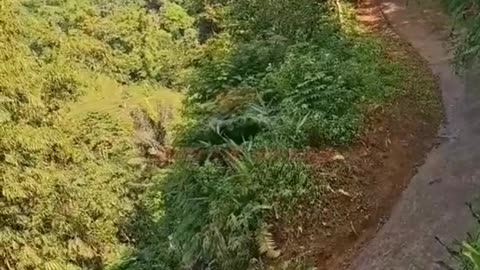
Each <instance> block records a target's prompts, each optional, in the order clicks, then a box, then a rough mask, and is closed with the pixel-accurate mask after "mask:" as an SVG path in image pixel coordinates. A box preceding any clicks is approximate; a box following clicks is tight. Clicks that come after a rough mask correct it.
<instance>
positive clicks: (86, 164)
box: [0, 0, 194, 270]
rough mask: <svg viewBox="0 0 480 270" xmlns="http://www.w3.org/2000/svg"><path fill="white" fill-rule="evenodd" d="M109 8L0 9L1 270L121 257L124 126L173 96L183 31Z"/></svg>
mask: <svg viewBox="0 0 480 270" xmlns="http://www.w3.org/2000/svg"><path fill="white" fill-rule="evenodd" d="M117 2H118V3H113V2H112V1H104V2H103V3H102V1H77V0H75V1H50V0H48V1H11V0H6V1H1V2H0V66H1V68H0V186H1V191H2V193H1V197H0V205H1V207H0V217H1V224H2V226H1V229H0V268H1V269H16V270H22V269H80V268H82V269H98V268H100V267H102V265H103V264H104V263H105V261H106V260H107V259H108V258H109V257H111V256H113V255H114V254H115V253H116V252H117V251H118V249H119V248H120V247H121V245H120V241H119V235H121V227H122V226H123V225H122V224H123V223H124V221H125V219H126V217H128V216H129V213H130V212H131V210H132V209H133V202H132V199H134V197H132V196H133V195H132V193H131V192H132V190H131V186H132V185H133V184H134V183H135V182H138V181H139V179H140V177H139V175H138V170H134V168H132V167H130V166H128V165H127V162H128V161H129V159H131V158H133V157H135V156H136V155H137V151H136V149H135V147H134V144H133V136H132V135H133V129H132V126H133V124H132V121H131V120H130V119H129V116H128V114H129V111H130V110H133V109H134V108H139V109H140V108H141V106H140V105H138V106H136V104H135V103H134V102H133V101H134V100H139V99H142V100H143V99H146V100H149V99H150V98H152V97H155V96H156V95H159V93H162V91H160V90H161V89H158V88H161V86H160V84H159V83H161V84H162V85H166V86H169V85H175V81H176V80H177V78H178V77H179V76H180V75H179V74H180V72H183V71H184V69H183V65H185V63H186V62H187V61H189V60H188V57H187V55H186V54H185V53H183V52H184V51H185V50H186V49H187V48H186V47H185V46H184V44H185V42H184V39H185V38H187V35H186V34H185V35H183V34H180V33H177V32H178V31H180V29H182V30H185V31H187V30H188V27H189V26H191V19H190V18H189V17H188V16H186V14H185V13H180V14H177V12H176V11H175V8H176V6H170V7H167V8H165V9H164V10H163V12H164V13H168V14H167V15H165V16H164V15H163V14H160V13H158V14H157V13H148V12H146V11H145V9H144V8H143V5H141V4H140V3H137V4H134V3H130V4H128V5H127V4H124V5H120V3H121V1H117ZM172 5H174V4H172ZM172 9H173V10H172ZM161 18H166V19H165V20H162V23H163V24H159V23H158V22H159V21H161ZM118 20H120V21H118ZM177 20H180V21H179V22H180V23H179V24H178V25H177V24H176V23H177ZM120 22H121V23H120ZM191 31H193V30H191ZM189 46H192V45H191V44H190V45H189ZM193 46H194V45H193ZM172 51H174V52H176V51H180V52H182V53H178V56H176V57H175V61H173V60H172V58H171V57H172V56H171V52H172ZM161 56H163V57H161ZM181 56H185V57H186V58H181ZM169 57H170V58H169ZM163 70H168V71H169V72H168V73H165V72H162V71H163ZM160 74H161V75H160ZM140 80H150V81H151V82H150V83H148V84H146V83H145V85H144V86H134V85H133V83H139V81H140ZM122 84H123V85H122ZM157 84H158V85H157ZM130 85H131V86H130ZM155 85H156V86H155ZM137 88H145V89H146V88H150V89H152V90H151V91H150V92H151V93H150V94H142V93H140V92H138V93H134V94H135V95H136V97H137V98H134V95H133V94H131V95H130V94H129V93H131V92H132V91H135V92H137V91H136V89H137ZM153 89H158V91H154V90H153ZM163 91H165V90H163ZM145 92H146V90H144V93H145ZM102 95H104V96H105V97H106V98H104V99H103V100H102V101H101V102H99V103H95V102H90V101H98V100H96V99H97V98H99V97H101V96H102ZM92 97H93V98H92ZM116 97H118V98H116ZM124 102H128V103H129V104H128V106H126V107H123V108H120V107H119V106H121V105H122V104H123V103H124ZM137 103H138V104H139V103H140V102H137ZM79 105H82V106H79ZM152 106H153V105H152Z"/></svg>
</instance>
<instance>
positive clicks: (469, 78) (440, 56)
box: [351, 0, 480, 270]
mask: <svg viewBox="0 0 480 270" xmlns="http://www.w3.org/2000/svg"><path fill="white" fill-rule="evenodd" d="M380 2H381V3H380V6H381V8H382V10H383V13H384V14H385V16H386V18H387V20H388V21H389V22H390V24H391V25H392V27H393V28H394V29H395V31H396V32H397V33H398V34H399V35H400V36H401V37H403V38H404V39H405V40H407V41H408V42H409V43H410V44H411V45H412V46H413V47H414V48H416V50H417V51H418V52H419V54H420V55H421V56H422V57H424V58H425V59H426V60H427V61H428V63H429V65H430V67H431V69H432V71H433V73H434V74H435V75H437V76H438V77H439V83H440V88H441V91H442V96H443V103H444V107H445V113H446V123H445V125H444V127H443V128H442V130H441V131H440V134H439V136H440V137H441V138H443V140H442V143H441V144H440V145H439V146H438V147H437V148H435V149H433V150H432V151H431V153H429V155H428V157H427V159H426V161H425V164H424V165H422V166H421V167H420V168H419V170H418V173H417V175H415V176H414V178H413V179H412V181H411V183H410V185H409V186H408V188H407V189H406V190H405V191H404V192H403V194H402V197H401V199H400V201H399V202H398V203H397V205H396V206H395V208H394V209H393V212H392V214H391V216H390V219H389V220H388V222H387V223H386V224H385V225H384V226H383V227H382V228H381V229H380V231H379V232H378V234H377V235H376V236H375V237H374V239H373V240H372V241H370V242H369V243H368V244H367V245H366V246H365V247H364V249H363V251H361V252H360V254H359V256H357V258H356V259H355V260H354V262H353V264H352V265H351V269H352V270H377V269H378V270H390V269H391V270H397V269H398V270H410V269H421V270H428V269H445V267H444V266H442V264H441V263H439V261H448V254H447V253H446V251H445V249H444V248H443V247H442V246H441V245H439V244H438V242H437V241H436V240H435V237H436V236H438V237H440V238H441V239H443V240H444V241H445V242H447V243H448V242H451V241H453V240H455V239H462V238H463V237H464V236H465V232H466V231H467V230H469V229H470V228H471V226H472V225H473V222H474V221H473V219H472V218H471V215H470V213H469V211H468V209H467V207H465V203H466V202H470V201H473V200H474V199H475V197H476V196H478V195H480V75H479V74H475V72H473V71H467V72H466V74H465V76H462V77H459V76H457V75H455V73H454V68H453V66H452V65H451V63H450V59H451V50H450V48H449V47H450V45H449V44H450V43H449V42H448V34H449V28H448V26H447V25H448V19H447V18H446V17H445V16H444V15H442V14H441V12H439V10H440V9H439V8H438V7H435V6H434V5H424V4H422V6H419V5H418V4H417V3H416V1H414V0H410V1H409V4H408V7H406V6H405V4H406V3H405V0H380ZM421 2H422V1H421ZM477 70H478V69H477Z"/></svg>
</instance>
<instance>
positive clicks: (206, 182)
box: [0, 0, 403, 270]
mask: <svg viewBox="0 0 480 270" xmlns="http://www.w3.org/2000/svg"><path fill="white" fill-rule="evenodd" d="M339 3H340V4H341V5H339ZM352 10H353V9H352V7H351V6H350V4H349V2H348V1H341V2H339V1H330V0H324V1H311V0H280V1H265V0H235V1H233V0H215V1H199V0H175V1H174V0H171V1H160V0H145V1H144V0H135V1H124V0H115V1H107V0H65V1H56V0H41V1H33V0H21V1H16V0H4V1H0V65H1V68H0V150H1V151H0V152H1V153H0V185H1V190H2V196H0V205H1V207H0V208H1V209H0V216H1V218H2V225H3V226H2V228H1V229H0V269H8V270H10V269H15V270H28V269H48V270H51V269H149V270H150V269H172V270H173V269H212V270H215V269H218V270H220V269H228V270H236V269H238V270H244V269H268V267H269V260H275V259H276V258H278V257H279V256H280V254H281V251H280V250H279V249H278V247H276V245H275V241H274V238H275V237H274V235H273V233H274V232H273V231H272V228H271V227H270V224H269V223H270V221H271V220H272V219H278V218H279V217H280V216H284V215H289V213H290V212H291V211H293V210H294V209H295V207H296V205H297V204H298V203H299V202H302V203H303V204H305V203H307V204H311V205H312V207H318V206H319V205H321V203H322V192H323V181H322V179H321V178H320V179H319V178H318V177H314V176H313V173H312V170H311V168H310V167H309V166H308V165H306V164H304V162H303V161H301V160H297V159H295V158H294V157H292V155H291V151H288V150H291V149H292V148H297V149H301V148H306V147H310V146H317V147H325V146H338V145H345V144H349V143H352V142H353V141H355V140H356V139H357V138H358V136H359V134H360V133H361V131H362V128H363V127H364V125H363V124H364V117H365V114H366V113H367V111H368V110H367V109H368V107H372V106H374V105H377V104H382V103H385V102H388V100H389V99H390V98H391V97H392V96H394V95H396V94H398V93H397V92H398V91H397V90H398V89H397V88H398V85H399V84H400V83H401V80H402V78H403V77H402V72H403V71H402V69H401V68H399V66H397V65H395V64H392V63H389V62H388V60H383V57H382V56H383V55H385V52H384V49H383V48H382V46H383V45H382V43H381V42H379V41H378V40H377V39H376V38H375V37H371V36H369V35H368V34H366V33H364V32H362V30H361V29H360V28H359V27H357V22H356V21H355V18H354V16H353V12H352ZM179 93H184V94H185V95H186V98H185V101H184V107H185V108H184V113H183V118H182V117H180V115H178V113H177V109H178V107H179V106H180V103H181V99H182V98H181V94H179ZM172 144H173V145H175V146H177V153H176V158H177V160H176V162H175V163H174V164H173V165H172V164H170V163H172V161H171V159H172V158H173V157H172V153H173V150H172ZM167 165H169V166H167ZM282 267H283V268H284V269H292V268H293V269H303V268H304V267H306V266H304V265H302V262H292V263H291V264H286V265H285V266H282Z"/></svg>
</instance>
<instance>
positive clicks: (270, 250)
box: [257, 224, 281, 259]
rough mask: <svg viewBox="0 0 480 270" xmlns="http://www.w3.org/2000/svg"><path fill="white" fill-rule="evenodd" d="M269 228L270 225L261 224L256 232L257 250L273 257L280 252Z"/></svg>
mask: <svg viewBox="0 0 480 270" xmlns="http://www.w3.org/2000/svg"><path fill="white" fill-rule="evenodd" d="M269 229H270V226H268V225H265V224H264V225H262V226H261V228H260V230H259V232H258V234H257V245H258V251H259V252H260V254H261V255H265V256H266V257H267V258H271V259H275V258H278V257H279V256H280V254H281V252H280V250H278V249H277V245H276V244H275V240H274V239H273V235H272V233H271V232H270V231H269Z"/></svg>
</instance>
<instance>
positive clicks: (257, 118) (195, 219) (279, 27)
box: [112, 0, 401, 269]
mask: <svg viewBox="0 0 480 270" xmlns="http://www.w3.org/2000/svg"><path fill="white" fill-rule="evenodd" d="M187 6H188V7H189V8H190V10H191V11H192V12H197V13H198V15H197V16H196V17H197V23H198V24H200V25H209V27H206V28H207V30H208V31H207V32H208V33H203V35H205V36H207V37H208V38H206V39H205V40H203V44H202V49H201V51H200V56H199V58H198V61H197V62H196V65H195V69H194V70H193V72H192V74H191V76H190V77H189V80H188V82H189V89H188V92H187V100H186V104H185V105H186V108H185V114H186V116H187V121H185V122H184V123H183V125H182V127H181V129H180V134H179V137H177V142H178V144H179V145H181V146H184V147H186V148H187V149H192V148H194V149H198V148H200V149H201V150H196V152H195V153H193V154H187V158H181V159H180V160H179V161H178V164H177V165H176V166H174V167H172V168H170V170H168V171H167V172H164V173H162V174H158V175H157V177H156V178H157V180H154V182H156V185H155V187H153V188H152V189H151V190H150V192H149V193H148V195H147V196H146V197H145V198H144V201H145V202H144V204H143V205H144V207H143V208H142V209H141V214H140V215H139V216H142V217H143V219H140V218H138V219H136V221H137V222H138V223H139V224H137V225H136V226H135V227H137V228H141V229H140V231H139V232H136V233H134V236H133V238H136V239H137V240H138V242H137V244H136V247H137V250H136V251H134V252H133V254H131V255H133V257H128V256H127V258H126V259H125V260H124V262H120V263H118V264H115V265H114V266H112V267H113V269H248V268H250V269H255V268H259V269H260V268H261V267H262V263H259V260H257V259H258V258H260V257H261V256H266V257H269V258H276V257H278V256H279V254H280V252H279V250H277V248H276V246H275V243H274V241H273V238H272V234H271V232H270V227H269V224H268V222H269V221H270V220H271V218H273V217H275V216H277V217H278V216H283V215H288V213H289V211H290V207H292V206H293V207H294V206H295V204H296V202H298V201H302V202H303V203H315V202H316V203H318V201H319V200H321V194H322V188H324V182H325V181H324V180H325V179H314V178H313V176H312V172H311V170H310V168H309V167H308V166H306V165H303V164H302V162H300V161H297V160H295V159H292V157H290V156H288V154H287V153H285V151H284V150H282V149H284V148H291V147H298V148H302V147H307V146H326V145H340V144H347V143H350V142H352V141H353V140H355V138H357V136H358V134H359V132H360V131H361V128H362V123H363V116H364V114H365V111H366V107H367V106H369V105H374V104H376V103H379V102H384V101H385V100H386V99H387V98H388V97H389V96H391V95H392V94H393V93H394V90H395V85H397V84H398V83H399V79H400V78H401V77H400V76H399V75H398V74H397V72H398V71H399V69H398V67H396V66H394V65H392V64H389V63H385V62H383V61H382V60H379V57H378V55H382V54H383V53H384V51H383V50H382V47H381V44H380V43H379V42H377V41H375V40H373V39H372V38H371V37H368V36H367V35H365V34H364V33H362V31H361V29H358V28H357V27H356V22H355V21H354V18H352V16H351V14H350V13H349V10H350V9H349V8H348V7H347V6H344V7H343V8H342V9H341V10H339V9H338V7H337V6H336V5H334V4H333V3H330V2H329V1H325V2H315V1H298V0H296V1H293V0H282V1H257V0H241V1H216V2H215V3H210V4H209V3H208V1H207V2H204V1H202V2H200V1H199V2H198V3H197V1H193V2H189V4H188V5H187ZM292 11H295V12H292ZM200 30H201V29H200ZM204 31H206V30H205V29H204ZM145 231H149V232H153V233H151V234H147V235H145ZM135 235H136V236H135Z"/></svg>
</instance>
